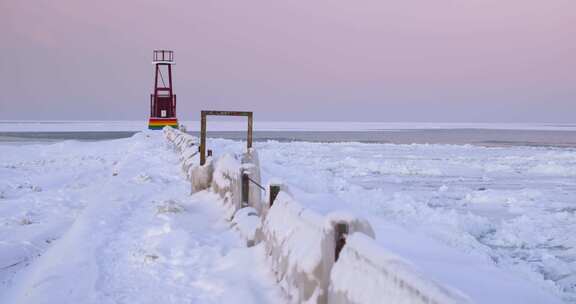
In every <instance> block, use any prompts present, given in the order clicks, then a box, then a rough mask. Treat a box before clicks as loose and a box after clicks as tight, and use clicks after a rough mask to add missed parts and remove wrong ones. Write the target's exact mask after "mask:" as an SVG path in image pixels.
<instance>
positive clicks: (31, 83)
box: [0, 0, 576, 123]
mask: <svg viewBox="0 0 576 304" xmlns="http://www.w3.org/2000/svg"><path fill="white" fill-rule="evenodd" d="M155 48H168V49H174V50H175V52H176V54H175V56H176V66H175V71H174V72H175V90H176V93H177V95H178V102H179V104H178V106H179V109H178V112H179V117H180V118H181V119H184V120H193V119H197V116H198V111H199V110H201V109H232V110H253V111H255V112H256V115H257V116H256V118H257V119H260V120H348V121H384V122H386V121H393V122H394V121H421V122H568V123H571V122H576V1H574V0H388V1H387V0H378V1H371V0H368V1H361V0H359V1H350V0H347V1H343V0H332V1H329V0H306V1H304V0H285V1H271V0H262V1H256V0H242V1H222V0H215V1H211V0H173V1H171V0H127V1H111V0H99V1H84V0H32V1H24V0H0V92H1V93H0V119H58V120H67V119H70V120H83V119H90V120H107V119H141V118H142V119H145V118H146V116H147V115H148V112H147V111H148V107H149V105H148V101H149V97H148V96H149V94H150V91H151V89H152V82H153V70H152V64H151V56H152V50H153V49H155Z"/></svg>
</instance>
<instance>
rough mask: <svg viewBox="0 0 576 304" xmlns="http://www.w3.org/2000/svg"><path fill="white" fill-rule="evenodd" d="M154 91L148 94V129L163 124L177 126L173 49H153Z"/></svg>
mask: <svg viewBox="0 0 576 304" xmlns="http://www.w3.org/2000/svg"><path fill="white" fill-rule="evenodd" d="M152 63H153V64H154V68H155V70H156V75H155V76H154V93H152V94H150V120H149V121H148V129H153V130H159V129H162V128H164V127H165V126H171V127H173V128H177V127H178V119H177V118H176V95H175V94H174V90H173V87H172V65H173V64H174V51H168V50H155V51H154V59H153V62H152Z"/></svg>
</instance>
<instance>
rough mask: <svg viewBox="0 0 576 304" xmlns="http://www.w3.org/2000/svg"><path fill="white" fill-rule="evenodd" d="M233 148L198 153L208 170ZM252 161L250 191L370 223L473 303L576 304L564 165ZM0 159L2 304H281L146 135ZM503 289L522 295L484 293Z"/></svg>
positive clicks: (29, 147) (331, 149) (563, 151)
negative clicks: (280, 192) (276, 193)
mask: <svg viewBox="0 0 576 304" xmlns="http://www.w3.org/2000/svg"><path fill="white" fill-rule="evenodd" d="M244 145H245V143H242V142H239V141H233V140H227V139H211V140H209V148H211V149H213V150H214V154H215V155H216V156H218V155H221V154H222V153H225V152H236V153H237V152H239V151H241V150H242V149H243V147H244ZM255 147H256V149H257V150H258V152H259V156H260V164H261V166H262V177H263V181H267V180H270V179H271V178H279V179H281V180H283V181H284V182H285V183H286V184H287V185H288V186H289V187H290V190H291V192H292V193H293V194H294V196H295V198H297V199H298V200H299V201H300V202H302V203H303V204H309V205H310V206H312V207H313V208H314V209H316V210H318V211H319V212H325V211H329V210H346V211H350V212H352V213H354V214H357V215H360V216H362V217H364V218H366V219H368V220H369V221H370V223H371V224H372V226H373V227H374V230H375V232H376V236H377V241H378V242H379V243H380V244H381V245H382V246H386V247H387V248H389V249H390V250H392V251H394V252H396V253H397V254H399V255H401V256H402V257H405V258H406V259H407V260H409V261H412V262H414V263H415V264H416V265H417V266H418V268H419V269H420V270H421V271H422V272H423V273H424V274H426V275H428V276H429V277H431V278H433V279H434V280H437V281H439V282H442V283H445V284H447V285H449V286H453V287H455V288H458V289H459V290H461V291H462V292H464V293H465V294H467V295H469V296H470V297H471V298H472V299H474V300H475V302H477V303H523V304H526V303H555V302H558V303H576V221H575V220H574V217H575V214H576V149H573V148H552V147H479V146H471V145H426V144H411V145H398V144H364V143H353V142H347V143H312V142H278V141H265V142H257V143H255ZM0 155H1V157H0V303H51V302H60V303H66V301H62V300H63V299H66V300H67V301H71V302H70V303H72V302H74V301H76V302H82V303H159V302H162V303H190V302H192V303H232V302H233V303H279V302H280V303H281V302H282V296H281V294H280V292H279V290H278V289H277V287H276V286H275V285H274V283H273V282H274V279H273V278H271V276H270V274H269V273H268V270H267V269H266V267H265V266H264V265H262V256H261V255H262V252H260V249H259V247H254V248H245V246H244V244H242V242H241V241H240V238H239V237H238V236H237V235H236V234H234V232H233V231H231V230H229V229H228V228H229V227H228V225H227V224H226V223H225V221H224V220H223V217H222V216H221V210H219V209H218V207H217V206H216V205H215V204H213V202H214V200H216V197H215V196H212V195H211V194H210V193H205V192H202V193H198V194H195V195H192V196H190V188H189V184H188V183H187V182H186V181H185V180H184V179H183V178H182V177H181V172H180V171H179V165H178V164H177V160H176V156H175V155H173V153H171V151H170V149H169V148H168V147H167V146H166V144H165V142H164V139H163V138H162V137H161V135H160V134H159V133H149V132H146V133H137V134H136V135H134V136H133V137H130V138H125V139H116V140H105V141H98V142H78V141H61V142H56V143H41V144H34V143H27V144H25V145H18V144H13V143H12V144H0ZM433 256H437V257H442V260H441V261H440V260H434V258H431V257H433ZM442 265H444V266H446V265H453V267H450V268H451V269H447V268H446V267H444V266H442ZM459 269H462V270H463V271H462V272H459ZM471 269H472V270H474V271H470V270H471ZM464 270H465V271H464ZM246 274H249V275H248V276H247V275H246ZM79 278H80V279H79ZM508 287H509V289H510V290H515V291H522V292H516V293H514V294H510V293H502V294H500V293H498V292H495V290H498V289H507V288H508ZM86 295H88V296H86Z"/></svg>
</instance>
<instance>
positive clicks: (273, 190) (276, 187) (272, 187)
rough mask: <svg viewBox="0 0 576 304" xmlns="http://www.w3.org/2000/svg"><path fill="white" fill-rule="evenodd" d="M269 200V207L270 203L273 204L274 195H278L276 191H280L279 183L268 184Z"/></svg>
mask: <svg viewBox="0 0 576 304" xmlns="http://www.w3.org/2000/svg"><path fill="white" fill-rule="evenodd" d="M269 192H270V201H269V204H270V205H269V207H272V205H274V200H275V199H276V196H278V193H280V185H270V191H269Z"/></svg>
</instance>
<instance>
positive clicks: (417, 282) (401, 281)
mask: <svg viewBox="0 0 576 304" xmlns="http://www.w3.org/2000/svg"><path fill="white" fill-rule="evenodd" d="M382 299H386V302H389V303H396V304H408V303H410V304H412V303H414V304H417V303H422V304H424V303H443V304H449V303H470V301H469V300H468V299H467V298H466V297H465V296H463V295H462V294H461V293H459V292H457V291H453V290H448V289H446V288H444V287H442V286H440V285H438V284H436V283H435V282H432V281H430V280H428V279H426V278H424V277H423V276H422V275H421V274H420V273H418V272H417V271H416V270H415V267H414V266H413V265H411V264H410V263H408V262H407V261H405V260H404V259H402V258H400V257H398V256H396V255H394V254H392V253H390V252H388V251H386V250H385V249H383V248H382V247H380V246H378V244H377V243H376V242H375V241H374V240H373V239H371V238H369V237H367V236H366V235H364V234H361V233H354V234H352V235H349V236H348V237H347V239H346V245H345V246H344V248H343V249H342V252H341V253H340V256H339V259H338V261H337V262H336V263H335V264H334V267H333V269H332V273H331V275H330V287H329V289H328V303H331V304H343V303H363V304H370V303H381V301H382Z"/></svg>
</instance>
